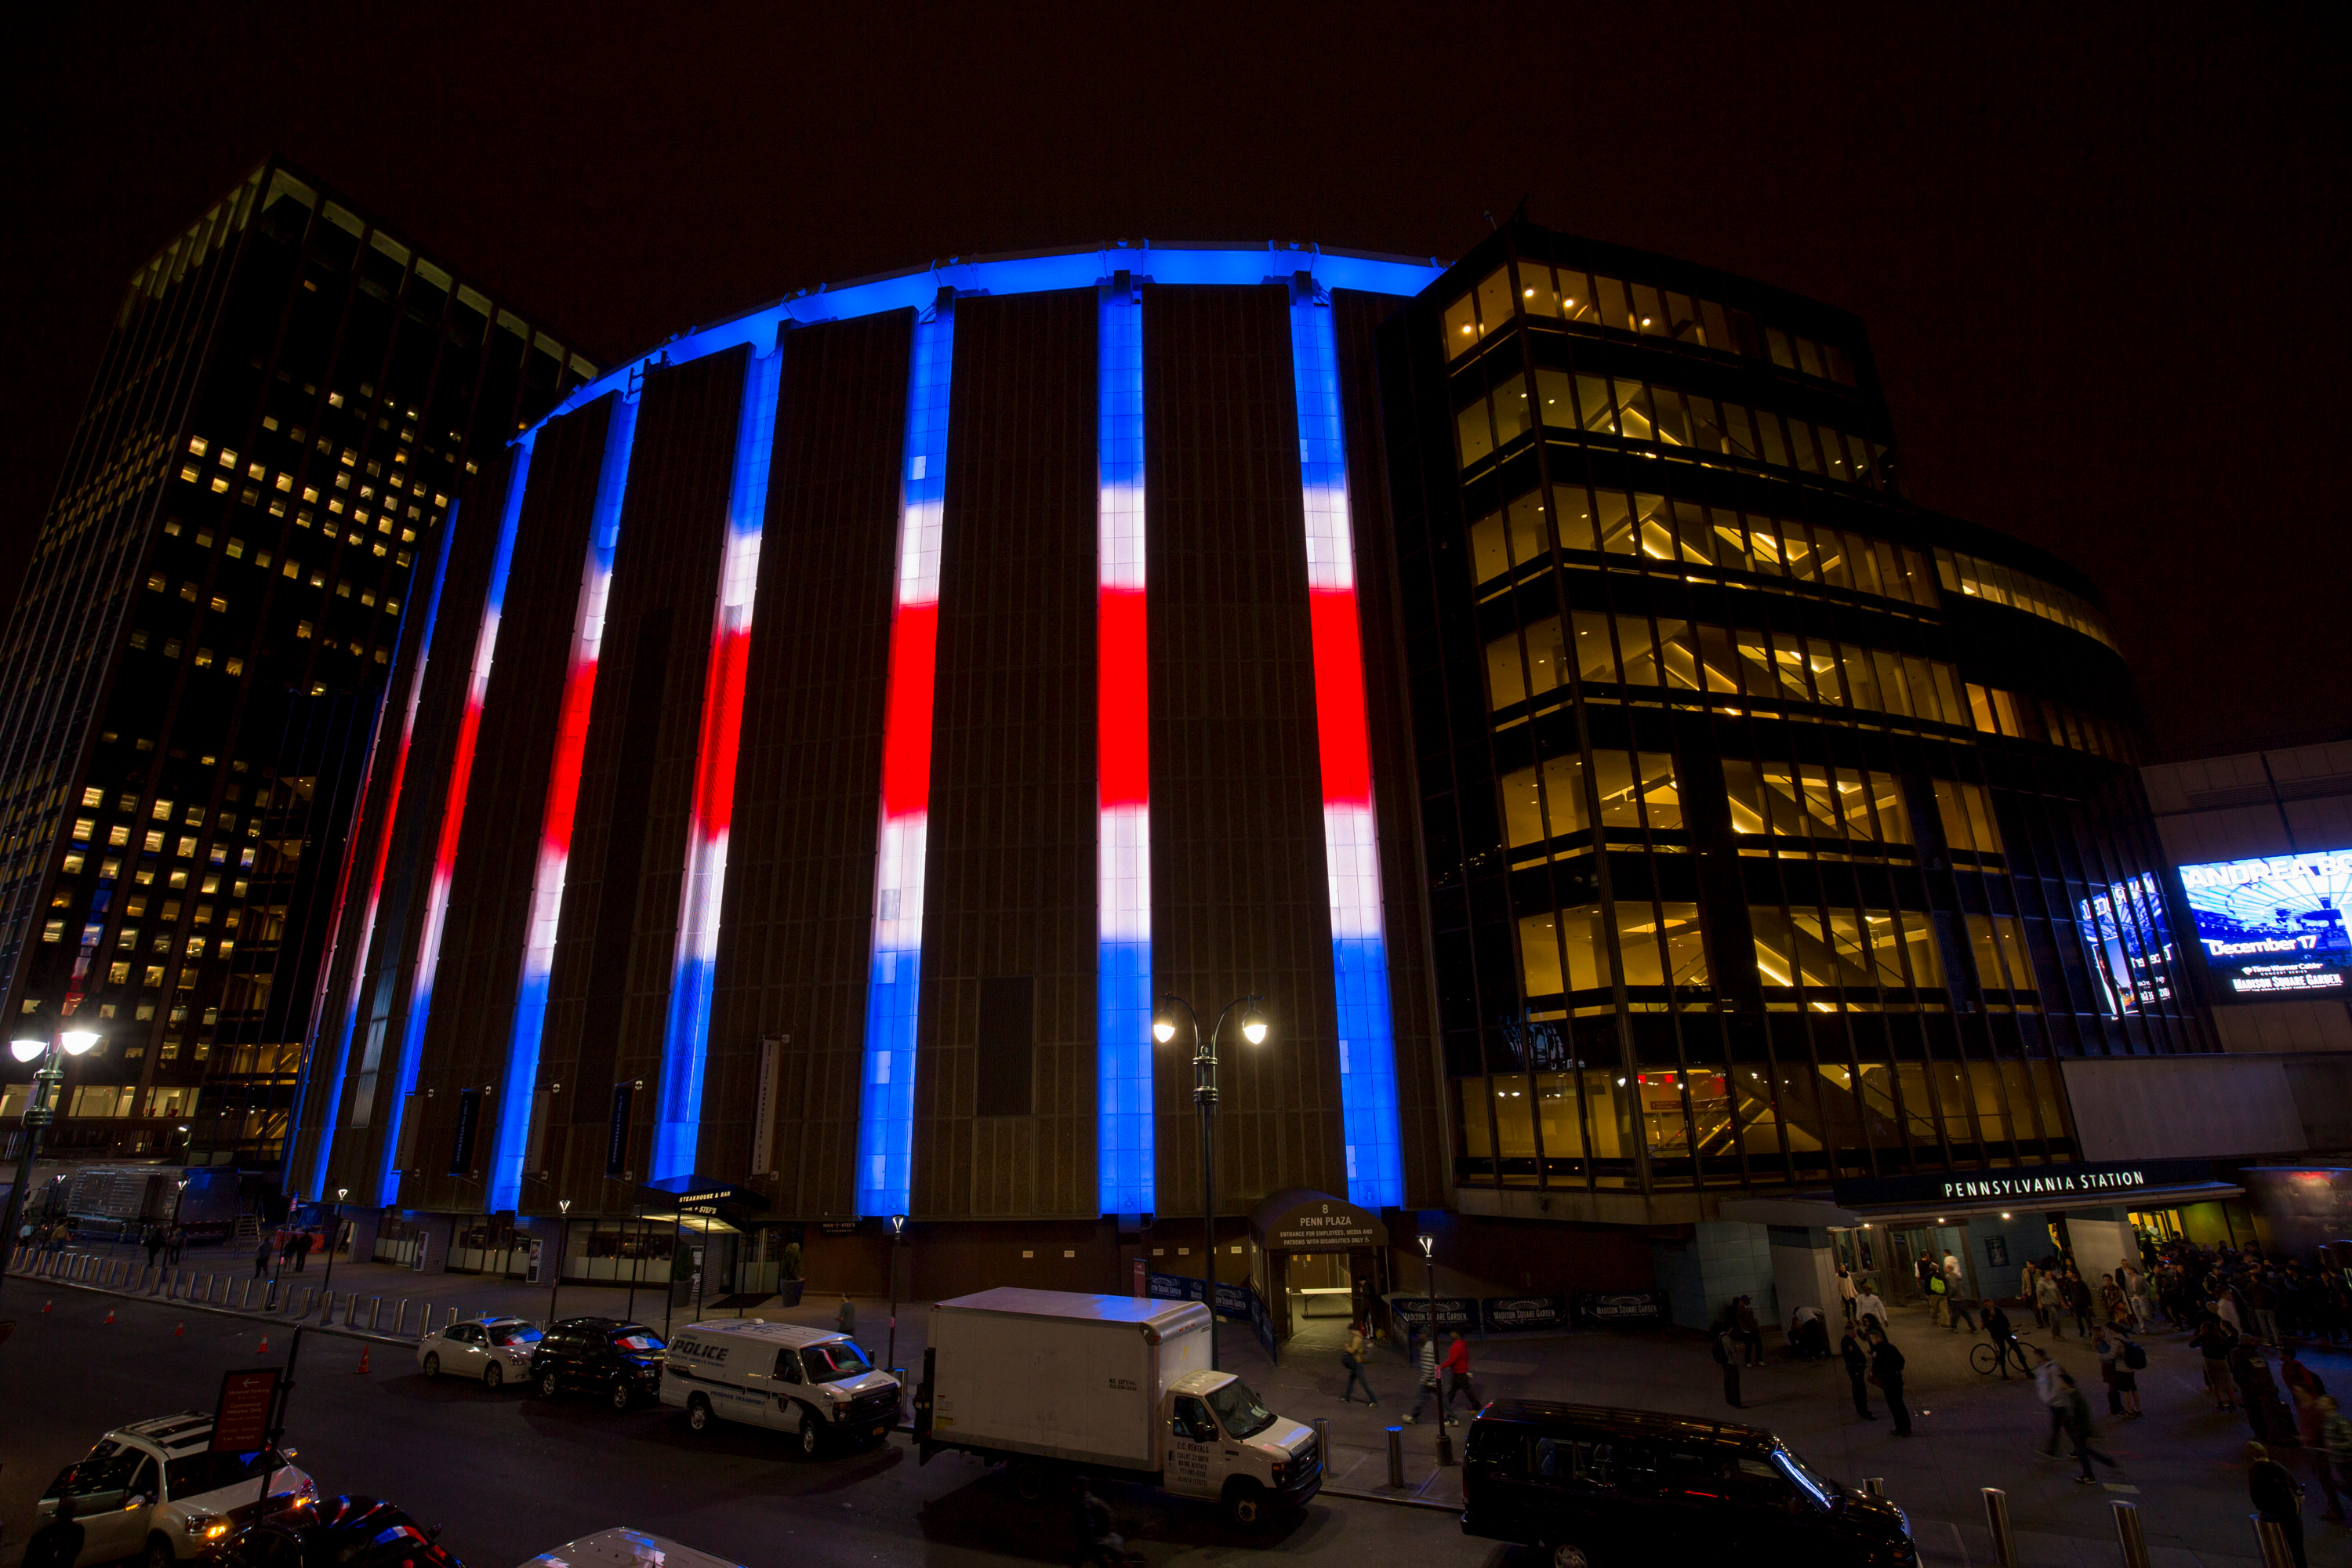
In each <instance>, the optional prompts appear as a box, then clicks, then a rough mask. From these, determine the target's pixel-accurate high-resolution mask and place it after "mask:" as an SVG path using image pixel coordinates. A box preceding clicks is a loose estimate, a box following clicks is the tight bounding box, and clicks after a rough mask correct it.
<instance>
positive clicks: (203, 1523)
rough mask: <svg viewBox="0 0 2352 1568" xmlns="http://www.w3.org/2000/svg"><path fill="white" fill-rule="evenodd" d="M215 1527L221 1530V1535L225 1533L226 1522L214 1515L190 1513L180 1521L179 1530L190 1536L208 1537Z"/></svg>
mask: <svg viewBox="0 0 2352 1568" xmlns="http://www.w3.org/2000/svg"><path fill="white" fill-rule="evenodd" d="M215 1525H217V1526H219V1527H220V1528H221V1531H222V1533H224V1534H226V1533H227V1522H226V1521H224V1520H222V1519H220V1518H218V1517H217V1516H215V1515H214V1514H209V1513H192V1514H190V1515H188V1517H187V1518H185V1519H184V1520H182V1521H180V1528H181V1529H183V1530H184V1531H187V1532H188V1533H189V1534H190V1535H208V1534H209V1532H210V1531H212V1529H213V1527H215Z"/></svg>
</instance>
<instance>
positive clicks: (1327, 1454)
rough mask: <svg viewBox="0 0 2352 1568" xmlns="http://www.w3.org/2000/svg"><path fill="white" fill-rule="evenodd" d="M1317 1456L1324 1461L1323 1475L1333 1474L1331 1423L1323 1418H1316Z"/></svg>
mask: <svg viewBox="0 0 2352 1568" xmlns="http://www.w3.org/2000/svg"><path fill="white" fill-rule="evenodd" d="M1315 1456H1316V1458H1319V1459H1321V1460H1322V1461H1323V1473H1324V1474H1325V1475H1327V1476H1328V1475H1329V1474H1330V1473H1331V1423H1330V1422H1329V1421H1328V1419H1326V1418H1325V1417H1323V1416H1320V1415H1318V1416H1317V1417H1316V1418H1315Z"/></svg>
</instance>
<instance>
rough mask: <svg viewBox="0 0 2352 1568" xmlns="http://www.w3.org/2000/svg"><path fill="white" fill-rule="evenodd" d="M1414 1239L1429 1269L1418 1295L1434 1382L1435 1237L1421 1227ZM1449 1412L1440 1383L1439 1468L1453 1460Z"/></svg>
mask: <svg viewBox="0 0 2352 1568" xmlns="http://www.w3.org/2000/svg"><path fill="white" fill-rule="evenodd" d="M1413 1239H1415V1240H1416V1241H1418V1242H1420V1243H1421V1262H1422V1267H1423V1268H1426V1269H1427V1270H1428V1271H1429V1274H1428V1279H1429V1286H1428V1289H1429V1294H1427V1295H1426V1296H1423V1298H1422V1299H1421V1316H1422V1322H1423V1326H1425V1327H1426V1328H1427V1330H1428V1331H1429V1340H1428V1344H1429V1376H1430V1380H1431V1381H1432V1382H1433V1383H1434V1382H1436V1381H1437V1237H1434V1236H1433V1235H1431V1234H1430V1233H1429V1232H1428V1231H1425V1230H1424V1231H1423V1232H1422V1233H1421V1234H1420V1235H1419V1236H1418V1237H1414V1238H1413ZM1412 1370H1413V1373H1414V1375H1415V1376H1419V1375H1420V1373H1421V1369H1420V1368H1419V1367H1415V1368H1413V1369H1412ZM1416 1408H1418V1406H1416ZM1452 1414H1453V1412H1452V1411H1451V1410H1450V1409H1449V1408H1448V1407H1447V1401H1446V1396H1445V1385H1444V1384H1442V1383H1439V1384H1438V1387H1437V1463H1438V1467H1439V1468H1441V1469H1442V1468H1444V1467H1446V1466H1448V1465H1451V1464H1453V1463H1454V1439H1453V1438H1452V1437H1450V1436H1447V1435H1446V1432H1445V1422H1446V1418H1447V1417H1448V1416H1449V1415H1452Z"/></svg>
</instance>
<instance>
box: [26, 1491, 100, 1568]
mask: <svg viewBox="0 0 2352 1568" xmlns="http://www.w3.org/2000/svg"><path fill="white" fill-rule="evenodd" d="M85 1539H86V1532H85V1531H83V1529H82V1527H81V1524H80V1521H78V1520H76V1519H75V1518H74V1500H73V1499H71V1498H69V1497H61V1498H59V1499H58V1510H57V1512H55V1513H53V1514H51V1515H50V1516H49V1521H48V1522H47V1524H44V1525H43V1526H41V1528H40V1529H38V1530H37V1531H33V1533H32V1534H31V1536H29V1537H28V1538H27V1539H26V1542H25V1568H74V1563H75V1562H76V1560H78V1559H79V1557H80V1556H81V1549H82V1543H83V1542H84V1540H85Z"/></svg>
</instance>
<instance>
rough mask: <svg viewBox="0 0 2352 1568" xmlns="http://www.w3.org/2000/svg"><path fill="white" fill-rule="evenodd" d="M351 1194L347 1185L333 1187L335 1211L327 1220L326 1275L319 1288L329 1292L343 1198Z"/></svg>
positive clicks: (332, 1285)
mask: <svg viewBox="0 0 2352 1568" xmlns="http://www.w3.org/2000/svg"><path fill="white" fill-rule="evenodd" d="M351 1195H352V1190H351V1188H349V1187H337V1188H336V1189H335V1212H334V1214H333V1215H331V1217H330V1218H329V1219H328V1221H327V1277H326V1279H323V1280H321V1281H320V1284H319V1289H321V1290H327V1291H330V1292H331V1291H332V1289H333V1288H334V1283H335V1242H336V1239H337V1238H338V1237H341V1235H342V1230H343V1200H344V1199H345V1198H348V1197H350V1196H351Z"/></svg>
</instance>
